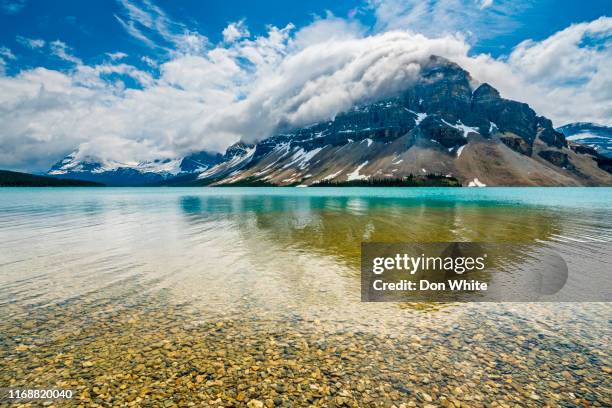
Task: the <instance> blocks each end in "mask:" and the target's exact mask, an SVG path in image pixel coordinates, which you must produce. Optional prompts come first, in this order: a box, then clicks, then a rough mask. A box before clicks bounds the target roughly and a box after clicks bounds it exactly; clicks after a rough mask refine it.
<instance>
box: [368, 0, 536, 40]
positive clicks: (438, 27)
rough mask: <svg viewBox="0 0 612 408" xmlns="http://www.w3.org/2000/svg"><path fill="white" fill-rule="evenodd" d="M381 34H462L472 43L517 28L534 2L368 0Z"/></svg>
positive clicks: (431, 35)
mask: <svg viewBox="0 0 612 408" xmlns="http://www.w3.org/2000/svg"><path fill="white" fill-rule="evenodd" d="M368 4H369V6H370V8H371V9H372V10H373V11H374V15H375V17H376V24H375V28H376V30H377V31H387V30H393V29H403V30H406V29H407V30H411V31H416V32H419V33H422V34H425V35H428V36H430V37H437V36H444V35H448V34H457V33H458V32H461V33H462V35H463V36H464V37H465V38H466V39H467V40H468V41H469V42H470V43H475V42H476V41H478V40H483V39H488V38H494V37H496V36H499V35H503V34H507V33H510V32H512V31H513V30H514V29H516V28H517V27H518V26H519V24H520V22H519V21H518V20H517V19H516V18H515V16H516V15H518V14H519V13H520V12H521V11H523V10H525V9H527V8H529V7H530V4H531V1H509V0H505V1H500V2H499V3H496V6H495V7H491V6H492V5H493V0H368Z"/></svg>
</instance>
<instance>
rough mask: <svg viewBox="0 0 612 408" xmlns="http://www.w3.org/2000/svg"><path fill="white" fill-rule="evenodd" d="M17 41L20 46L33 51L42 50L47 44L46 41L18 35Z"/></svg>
mask: <svg viewBox="0 0 612 408" xmlns="http://www.w3.org/2000/svg"><path fill="white" fill-rule="evenodd" d="M15 39H16V40H17V42H18V43H19V44H21V45H23V46H24V47H27V48H31V49H33V50H35V49H38V48H42V47H44V46H45V44H46V42H45V40H41V39H33V38H26V37H22V36H20V35H18V36H17V37H16V38H15Z"/></svg>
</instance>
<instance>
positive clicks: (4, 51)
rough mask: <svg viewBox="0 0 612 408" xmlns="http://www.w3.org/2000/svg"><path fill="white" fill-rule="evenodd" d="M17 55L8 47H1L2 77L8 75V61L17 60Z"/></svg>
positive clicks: (0, 72) (0, 67) (0, 65)
mask: <svg viewBox="0 0 612 408" xmlns="http://www.w3.org/2000/svg"><path fill="white" fill-rule="evenodd" d="M15 59H17V58H16V57H15V54H13V52H12V51H11V50H10V48H8V47H0V75H5V74H6V60H15Z"/></svg>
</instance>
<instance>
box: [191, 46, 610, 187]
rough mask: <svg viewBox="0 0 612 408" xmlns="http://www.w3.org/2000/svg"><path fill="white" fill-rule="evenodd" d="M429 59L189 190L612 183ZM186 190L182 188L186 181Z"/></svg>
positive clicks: (213, 171) (512, 110)
mask: <svg viewBox="0 0 612 408" xmlns="http://www.w3.org/2000/svg"><path fill="white" fill-rule="evenodd" d="M472 83H473V81H472V79H471V78H470V75H469V73H467V72H466V71H465V70H463V69H461V68H460V67H459V66H458V65H456V64H454V63H451V62H449V61H447V60H445V59H442V58H439V57H432V58H431V59H430V62H429V65H427V66H426V67H425V68H424V69H423V72H422V75H421V80H420V81H419V82H417V83H416V84H414V86H412V87H410V88H409V89H406V90H403V91H401V92H398V95H397V96H395V97H393V98H389V99H385V100H381V101H376V102H374V103H369V104H364V105H361V106H355V107H353V108H352V109H351V110H349V111H348V112H345V113H342V114H340V115H337V116H336V117H335V118H334V119H333V120H330V121H325V122H321V123H316V124H313V125H311V126H308V127H304V128H301V129H295V130H292V131H289V132H284V133H281V134H278V135H275V136H272V137H270V138H267V139H265V140H262V141H260V142H259V143H257V144H252V145H247V144H244V143H241V144H238V145H235V146H233V147H231V148H230V149H228V151H227V152H226V154H225V156H224V157H223V160H222V161H221V162H220V163H219V164H217V165H216V166H213V167H211V168H210V169H208V170H207V171H205V172H202V173H200V174H199V175H198V176H197V178H196V177H195V176H194V178H193V180H191V185H204V184H211V185H223V184H235V185H262V184H272V185H316V184H318V183H329V182H334V183H346V182H355V181H362V180H381V179H402V178H405V177H409V176H410V175H412V176H423V177H425V176H427V175H438V176H442V177H448V178H453V179H457V180H459V182H460V183H461V184H462V185H465V186H483V185H490V186H491V185H612V174H611V171H612V169H611V163H610V161H609V159H607V158H605V157H603V156H601V155H600V154H599V153H597V152H596V151H595V150H593V149H590V150H588V151H586V150H584V149H582V150H581V149H576V148H575V146H574V144H572V143H569V144H568V142H567V140H566V139H565V137H564V135H563V134H562V133H560V132H558V131H556V130H555V129H554V128H553V127H552V122H551V121H550V120H548V119H547V118H545V117H542V116H538V115H537V114H536V113H535V112H534V111H533V110H532V109H531V108H530V107H529V106H528V105H527V104H524V103H520V102H516V101H511V100H507V99H504V98H502V97H501V96H500V94H499V92H498V91H497V90H495V89H494V88H493V87H491V86H490V85H488V84H482V85H480V86H478V87H477V88H476V89H473V88H472V86H471V84H472ZM187 184H189V183H187Z"/></svg>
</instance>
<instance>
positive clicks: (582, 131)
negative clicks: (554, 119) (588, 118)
mask: <svg viewBox="0 0 612 408" xmlns="http://www.w3.org/2000/svg"><path fill="white" fill-rule="evenodd" d="M557 130H558V131H559V132H561V133H563V134H564V135H565V137H566V139H567V140H571V141H572V142H576V143H580V144H582V145H585V146H589V147H592V148H594V149H595V150H597V152H598V153H600V154H601V155H603V156H606V157H608V158H611V159H612V127H609V126H604V125H598V124H596V123H588V122H576V123H570V124H567V125H564V126H561V127H560V128H557Z"/></svg>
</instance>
